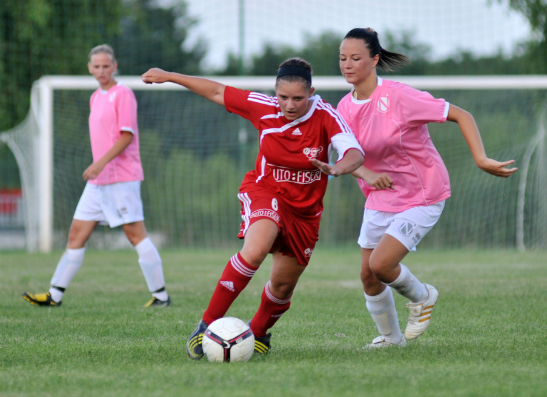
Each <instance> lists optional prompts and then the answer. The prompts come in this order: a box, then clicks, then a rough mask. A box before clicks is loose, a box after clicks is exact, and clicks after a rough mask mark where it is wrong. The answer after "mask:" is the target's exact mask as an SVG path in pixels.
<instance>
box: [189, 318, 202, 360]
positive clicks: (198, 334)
mask: <svg viewBox="0 0 547 397" xmlns="http://www.w3.org/2000/svg"><path fill="white" fill-rule="evenodd" d="M206 329H207V324H205V322H204V321H203V320H199V323H198V326H197V327H196V329H195V330H194V332H192V335H190V337H189V338H188V340H187V341H186V355H187V356H188V357H190V358H191V359H192V360H201V358H203V347H202V340H203V334H204V333H205V330H206Z"/></svg>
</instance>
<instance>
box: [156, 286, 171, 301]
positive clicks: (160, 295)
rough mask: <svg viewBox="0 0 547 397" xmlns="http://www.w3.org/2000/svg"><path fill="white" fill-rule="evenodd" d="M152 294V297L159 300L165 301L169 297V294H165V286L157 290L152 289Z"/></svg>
mask: <svg viewBox="0 0 547 397" xmlns="http://www.w3.org/2000/svg"><path fill="white" fill-rule="evenodd" d="M152 296H153V297H154V298H158V299H159V300H160V301H166V300H167V298H169V295H167V291H166V290H165V287H163V288H160V289H159V290H157V291H154V292H153V293H152Z"/></svg>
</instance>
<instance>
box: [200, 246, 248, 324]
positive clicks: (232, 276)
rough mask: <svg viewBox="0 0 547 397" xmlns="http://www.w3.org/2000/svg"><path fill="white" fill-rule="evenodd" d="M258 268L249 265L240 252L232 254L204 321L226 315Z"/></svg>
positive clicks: (209, 322)
mask: <svg viewBox="0 0 547 397" xmlns="http://www.w3.org/2000/svg"><path fill="white" fill-rule="evenodd" d="M257 269H258V267H253V266H251V265H249V264H248V263H247V262H246V261H245V259H243V257H242V256H241V254H240V253H239V252H238V253H237V254H235V255H234V256H232V258H231V259H230V260H229V261H228V264H227V265H226V267H225V268H224V271H223V272H222V275H221V276H220V280H218V283H217V286H216V288H215V292H213V296H212V297H211V300H210V302H209V306H208V307H207V310H206V311H205V313H204V314H203V321H205V323H206V324H211V323H212V322H213V321H215V320H217V319H219V318H221V317H224V315H225V314H226V312H227V311H228V309H229V308H230V306H231V305H232V303H233V302H234V301H235V300H236V298H237V297H238V295H239V293H240V292H241V291H243V290H244V289H245V287H246V286H247V284H249V281H251V278H252V277H253V275H254V274H255V272H256V271H257Z"/></svg>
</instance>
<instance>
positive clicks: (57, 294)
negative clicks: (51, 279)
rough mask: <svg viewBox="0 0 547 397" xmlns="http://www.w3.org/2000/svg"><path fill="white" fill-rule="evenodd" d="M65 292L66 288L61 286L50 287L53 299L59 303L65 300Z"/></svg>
mask: <svg viewBox="0 0 547 397" xmlns="http://www.w3.org/2000/svg"><path fill="white" fill-rule="evenodd" d="M64 293H65V289H64V288H61V287H56V286H52V287H51V288H50V289H49V294H50V295H51V299H53V300H54V301H55V302H57V303H59V302H61V301H62V300H63V295H64Z"/></svg>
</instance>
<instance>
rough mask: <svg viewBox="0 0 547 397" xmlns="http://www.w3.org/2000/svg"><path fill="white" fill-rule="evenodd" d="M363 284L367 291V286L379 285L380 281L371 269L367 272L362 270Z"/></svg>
mask: <svg viewBox="0 0 547 397" xmlns="http://www.w3.org/2000/svg"><path fill="white" fill-rule="evenodd" d="M361 282H362V283H363V286H364V287H365V289H366V288H367V286H369V285H372V284H375V283H377V282H378V279H377V278H376V276H375V275H374V273H372V271H371V269H370V268H368V269H366V270H364V269H361Z"/></svg>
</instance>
